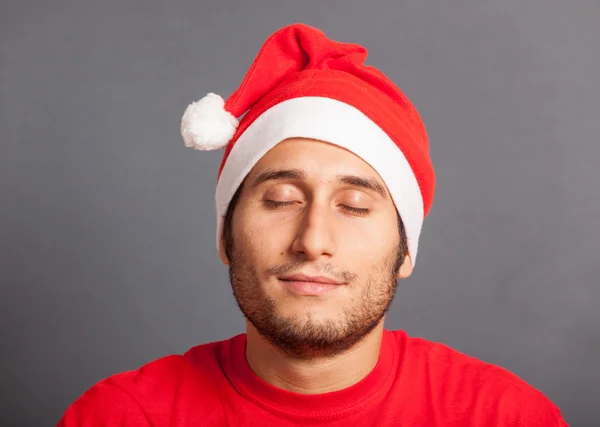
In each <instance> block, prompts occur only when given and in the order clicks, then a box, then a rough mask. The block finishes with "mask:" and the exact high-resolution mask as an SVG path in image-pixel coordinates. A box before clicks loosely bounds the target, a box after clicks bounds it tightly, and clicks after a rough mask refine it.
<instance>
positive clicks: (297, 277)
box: [279, 274, 343, 285]
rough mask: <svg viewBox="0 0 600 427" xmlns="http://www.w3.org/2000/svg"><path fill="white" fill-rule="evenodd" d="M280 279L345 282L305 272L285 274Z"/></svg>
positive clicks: (326, 283) (325, 283)
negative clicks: (308, 274)
mask: <svg viewBox="0 0 600 427" xmlns="http://www.w3.org/2000/svg"><path fill="white" fill-rule="evenodd" d="M279 279H280V280H283V281H286V282H311V283H321V284H324V285H341V284H343V283H342V282H340V281H337V280H334V279H330V278H329V277H325V276H307V275H305V274H292V275H290V276H283V277H280V278H279Z"/></svg>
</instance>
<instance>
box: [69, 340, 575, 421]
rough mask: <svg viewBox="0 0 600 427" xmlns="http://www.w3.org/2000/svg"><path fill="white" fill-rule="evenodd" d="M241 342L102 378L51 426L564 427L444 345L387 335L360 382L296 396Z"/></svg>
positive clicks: (545, 407) (497, 374) (528, 397)
mask: <svg viewBox="0 0 600 427" xmlns="http://www.w3.org/2000/svg"><path fill="white" fill-rule="evenodd" d="M245 347H246V336H245V335H243V334H242V335H238V336H236V337H233V338H231V339H228V340H225V341H221V342H215V343H210V344H203V345H199V346H196V347H193V348H192V349H190V350H189V351H187V352H186V353H185V354H184V355H171V356H166V357H163V358H161V359H157V360H155V361H153V362H150V363H148V364H147V365H145V366H142V367H141V368H139V369H137V370H135V371H128V372H123V373H120V374H117V375H113V376H111V377H109V378H107V379H105V380H102V381H100V382H99V383H97V384H96V385H94V386H93V387H91V388H90V389H89V390H88V391H86V392H85V393H84V394H83V395H82V396H81V397H80V398H79V399H77V400H76V401H75V402H74V403H73V404H72V405H71V406H70V407H69V408H68V409H67V410H66V412H65V414H64V416H63V418H62V419H61V420H60V422H59V423H58V427H125V426H127V427H150V426H152V427H162V426H164V427H166V426H169V427H191V426H206V427H208V426H232V427H237V426H261V427H264V426H279V427H285V426H321V425H327V426H344V427H348V426H350V427H360V426H378V427H379V426H381V427H383V426H407V427H408V426H410V427H435V426H444V427H452V426H456V427H466V426H478V427H491V426H495V427H500V426H503V427H504V426H527V427H533V426H540V427H542V426H543V427H565V426H567V424H566V422H565V421H564V420H563V419H562V417H561V415H560V411H559V409H558V408H557V407H556V406H555V405H554V404H553V403H552V402H551V401H550V400H548V399H547V398H546V397H545V396H544V395H543V394H542V393H541V392H539V391H538V390H536V389H535V388H533V387H532V386H530V385H528V384H527V383H526V382H524V381H523V380H521V379H519V378H518V377H516V376H515V375H513V374H512V373H510V372H508V371H507V370H505V369H503V368H500V367H498V366H495V365H491V364H487V363H484V362H482V361H479V360H477V359H474V358H472V357H469V356H467V355H465V354H462V353H460V352H458V351H456V350H453V349H451V348H449V347H447V346H445V345H443V344H439V343H433V342H430V341H427V340H424V339H420V338H414V337H409V336H408V335H407V334H406V333H405V332H403V331H395V332H390V331H385V332H384V335H383V341H382V346H381V354H380V358H379V361H378V363H377V365H376V366H375V368H374V369H373V371H372V372H371V373H370V374H369V375H368V376H367V377H366V378H364V379H363V380H362V381H360V382H359V383H357V384H355V385H353V386H351V387H349V388H346V389H344V390H340V391H334V392H330V393H324V394H318V395H304V394H299V393H294V392H289V391H286V390H282V389H279V388H276V387H274V386H272V385H270V384H268V383H266V382H264V381H262V380H261V379H260V378H259V377H258V376H256V374H254V372H253V371H252V370H251V369H250V367H249V366H248V364H247V362H246V357H245Z"/></svg>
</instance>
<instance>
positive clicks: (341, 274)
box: [266, 261, 358, 283]
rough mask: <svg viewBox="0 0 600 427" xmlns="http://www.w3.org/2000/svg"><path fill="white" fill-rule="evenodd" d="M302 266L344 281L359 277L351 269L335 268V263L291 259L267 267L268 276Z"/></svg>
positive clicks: (298, 268) (283, 273)
mask: <svg viewBox="0 0 600 427" xmlns="http://www.w3.org/2000/svg"><path fill="white" fill-rule="evenodd" d="M302 267H307V268H310V269H311V271H313V270H316V272H319V273H322V274H325V275H328V276H330V277H333V278H334V279H337V280H340V281H343V282H348V283H350V282H353V281H355V280H356V279H357V278H358V275H357V274H356V273H353V272H351V271H349V270H343V269H338V268H335V267H334V266H333V265H331V264H329V263H321V264H316V265H311V266H310V267H309V264H308V263H307V262H304V261H291V262H287V263H285V264H279V265H274V266H272V267H269V268H268V269H267V272H266V273H267V277H270V276H283V275H285V274H290V273H294V272H296V271H298V270H301V269H302Z"/></svg>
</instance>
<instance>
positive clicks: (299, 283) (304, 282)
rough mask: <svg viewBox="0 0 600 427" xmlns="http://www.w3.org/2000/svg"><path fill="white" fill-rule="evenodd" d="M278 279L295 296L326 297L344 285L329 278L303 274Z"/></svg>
mask: <svg viewBox="0 0 600 427" xmlns="http://www.w3.org/2000/svg"><path fill="white" fill-rule="evenodd" d="M278 279H279V281H280V282H281V283H282V285H283V286H284V287H285V288H286V289H287V290H288V291H290V292H292V293H294V294H297V295H308V296H319V295H326V294H329V293H331V292H335V291H336V290H338V289H339V288H341V287H342V285H344V282H340V281H339V280H335V279H332V278H329V277H325V276H308V275H305V274H292V275H289V276H281V277H278Z"/></svg>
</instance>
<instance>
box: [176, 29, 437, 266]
mask: <svg viewBox="0 0 600 427" xmlns="http://www.w3.org/2000/svg"><path fill="white" fill-rule="evenodd" d="M366 57H367V50H366V49H365V48H364V47H362V46H360V45H357V44H350V43H341V42H337V41H334V40H330V39H328V38H327V36H326V35H325V34H324V33H323V32H321V31H320V30H318V29H316V28H312V27H309V26H307V25H304V24H294V25H290V26H287V27H285V28H283V29H281V30H279V31H277V32H275V33H274V34H272V35H271V36H270V37H269V38H268V39H267V40H266V41H265V43H264V45H263V46H262V48H261V50H260V52H259V53H258V55H257V56H256V58H255V60H254V63H253V64H252V66H251V67H250V69H249V70H248V73H247V74H246V76H245V77H244V80H243V81H242V83H241V85H240V87H239V88H238V89H237V90H236V91H235V92H234V93H233V94H232V95H231V96H230V97H229V98H228V99H227V100H226V101H224V100H223V99H222V98H221V97H220V96H218V95H215V94H212V93H210V94H208V95H207V96H205V97H204V98H202V99H200V100H199V101H198V102H194V103H192V104H191V105H189V106H188V108H187V109H186V111H185V113H184V115H183V119H182V122H181V134H182V136H183V139H184V141H185V145H186V146H188V147H192V148H195V149H198V150H214V149H219V148H223V147H226V149H225V154H224V156H223V160H222V162H221V167H220V169H219V175H218V182H217V189H216V196H215V197H216V208H217V247H218V248H219V247H220V245H221V244H222V232H223V221H224V215H225V213H226V212H227V207H228V206H229V203H230V201H231V199H232V197H233V195H234V194H235V192H236V190H237V188H238V187H239V186H240V184H241V183H242V181H243V180H244V178H245V177H246V175H247V174H248V173H249V172H250V170H251V169H252V168H253V167H254V165H255V164H256V163H257V162H258V161H259V160H260V158H261V157H262V156H264V155H265V154H266V153H267V152H268V151H269V150H270V149H271V148H273V147H274V146H275V145H277V144H278V143H280V142H282V141H283V140H285V139H288V138H293V137H299V138H310V139H316V140H321V141H325V142H328V143H331V144H335V145H338V146H340V147H343V148H345V149H347V150H349V151H351V152H353V153H354V154H356V155H358V156H359V157H361V158H362V159H363V160H364V161H365V162H366V163H368V164H369V165H370V166H371V167H372V168H373V169H374V170H375V171H377V173H378V174H379V176H380V177H381V178H382V179H383V181H384V182H385V184H386V186H387V188H388V190H389V192H390V194H391V196H392V199H393V201H394V204H395V206H396V209H397V210H398V212H399V214H400V217H401V218H402V221H403V222H404V226H405V229H406V235H407V240H408V251H409V256H410V258H411V261H412V264H413V266H414V264H415V260H416V257H417V249H418V242H419V235H420V233H421V226H422V224H423V220H424V218H425V216H426V215H427V213H428V211H429V208H430V206H431V203H432V201H433V192H434V185H435V177H434V171H433V166H432V164H431V159H430V157H429V145H428V139H427V134H426V131H425V127H424V125H423V123H422V121H421V118H420V117H419V114H418V113H417V110H416V109H415V107H414V106H413V105H412V104H411V102H410V101H409V99H408V98H407V97H406V96H405V95H404V94H403V93H402V92H401V90H400V89H399V88H398V87H397V86H396V85H394V83H393V82H391V81H390V80H389V79H388V78H387V77H386V76H385V75H384V74H383V73H381V72H380V71H378V70H377V69H376V68H374V67H372V66H367V65H365V64H364V60H365V59H366ZM242 116H243V118H242V119H241V120H240V121H239V123H238V118H239V117H242Z"/></svg>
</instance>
